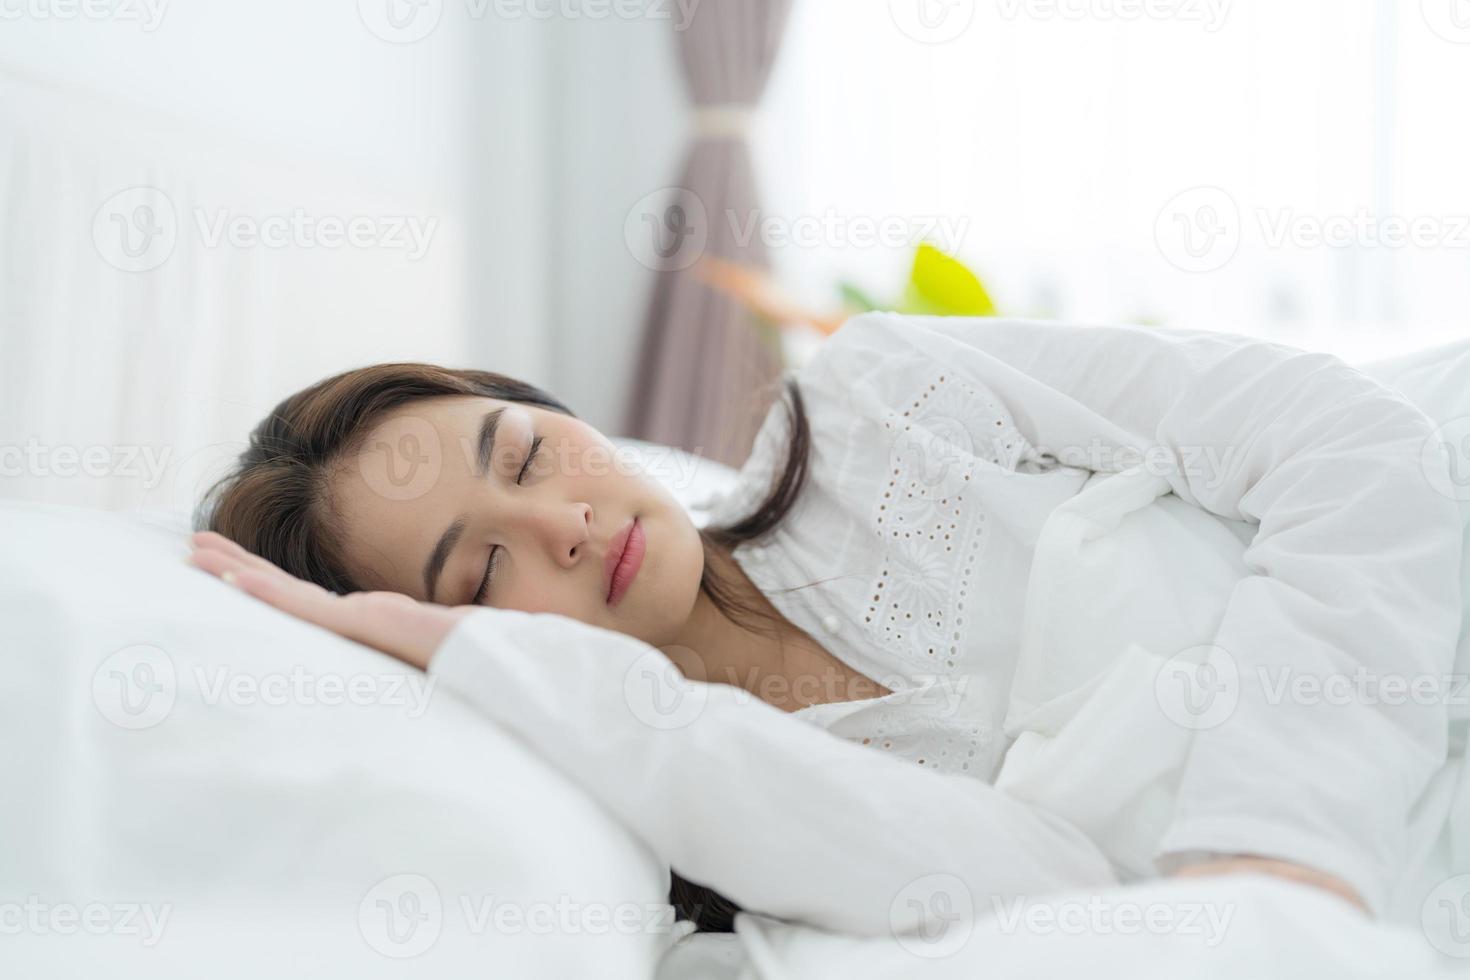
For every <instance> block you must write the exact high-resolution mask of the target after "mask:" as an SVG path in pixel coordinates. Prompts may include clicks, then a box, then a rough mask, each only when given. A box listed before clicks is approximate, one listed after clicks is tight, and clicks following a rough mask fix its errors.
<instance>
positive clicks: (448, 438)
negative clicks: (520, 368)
mask: <svg viewBox="0 0 1470 980" xmlns="http://www.w3.org/2000/svg"><path fill="white" fill-rule="evenodd" d="M538 411H540V410H539V409H537V408H535V407H534V406H527V405H520V404H517V403H515V402H507V401H501V400H499V399H495V398H478V397H460V396H453V397H444V398H432V399H424V400H422V401H418V402H412V403H410V404H407V405H403V406H400V407H398V408H396V409H394V410H393V411H391V412H389V413H387V414H386V415H384V416H383V417H382V418H381V419H380V420H378V421H377V422H376V423H375V424H374V425H372V426H371V427H370V428H369V429H368V430H367V431H366V432H365V434H364V435H363V437H362V439H361V441H360V444H359V445H358V446H357V448H356V451H354V452H350V453H347V454H345V455H344V456H343V458H342V459H340V460H339V461H338V463H337V465H336V466H335V467H334V469H333V472H332V475H331V477H330V480H329V487H328V492H329V494H330V497H331V502H332V509H333V511H334V513H335V514H336V517H337V519H338V521H339V522H340V525H341V528H342V535H343V541H342V545H343V552H344V557H345V558H346V560H347V562H348V565H349V567H350V568H351V569H352V570H353V573H354V576H355V577H357V578H359V579H360V580H362V581H361V584H363V585H364V586H365V587H368V588H382V589H389V590H392V591H399V592H411V593H413V594H417V593H419V592H421V591H422V582H421V581H420V578H421V576H420V572H421V570H422V565H423V562H424V560H425V559H426V558H427V556H428V554H429V552H430V551H432V550H433V548H434V544H435V542H437V541H438V539H439V536H440V535H441V534H443V533H444V530H445V529H446V528H447V527H448V526H449V524H450V523H451V522H452V521H454V519H455V518H456V517H457V516H459V512H460V510H461V509H462V507H461V503H462V500H463V498H464V492H465V488H466V486H467V483H468V482H469V481H471V480H477V479H479V474H478V472H477V469H478V463H479V450H480V432H481V427H482V424H483V422H484V419H485V417H486V416H487V415H489V414H490V413H494V412H500V415H499V420H498V424H497V425H496V427H495V434H496V438H495V455H494V458H493V459H491V460H490V466H491V467H492V468H493V467H495V466H497V465H499V464H500V462H501V460H502V459H503V458H504V457H505V456H507V455H509V454H513V453H519V452H520V451H521V450H522V449H523V448H524V444H525V443H526V441H527V439H528V438H529V434H530V432H531V430H532V427H533V421H532V413H535V412H538Z"/></svg>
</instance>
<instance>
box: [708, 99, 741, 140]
mask: <svg viewBox="0 0 1470 980" xmlns="http://www.w3.org/2000/svg"><path fill="white" fill-rule="evenodd" d="M755 113H756V107H755V106H753V105H741V104H740V103H738V102H722V103H715V104H711V105H696V106H695V107H694V135H695V137H696V138H697V139H704V140H710V139H731V140H743V139H746V138H748V137H749V136H750V130H751V126H752V125H753V124H754V123H755Z"/></svg>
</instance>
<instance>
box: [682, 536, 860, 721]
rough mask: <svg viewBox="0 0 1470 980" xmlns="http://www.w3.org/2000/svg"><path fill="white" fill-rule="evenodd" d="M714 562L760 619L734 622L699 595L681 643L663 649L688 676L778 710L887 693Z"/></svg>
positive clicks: (725, 561) (731, 567)
mask: <svg viewBox="0 0 1470 980" xmlns="http://www.w3.org/2000/svg"><path fill="white" fill-rule="evenodd" d="M714 559H715V560H716V561H718V562H719V566H718V568H717V569H716V572H717V573H718V574H719V576H720V577H721V578H722V579H723V580H724V581H725V582H726V583H728V584H729V585H730V586H731V587H732V589H733V591H734V593H735V597H736V599H737V600H738V602H739V603H740V605H741V606H743V607H744V608H748V609H752V610H755V611H756V612H757V613H759V614H761V615H762V618H761V619H760V620H759V621H757V622H753V623H750V624H744V623H739V622H736V621H734V620H732V619H731V618H729V617H728V616H726V615H725V614H724V613H723V612H721V611H720V609H719V607H717V606H716V605H715V603H714V600H713V599H711V598H710V597H709V595H708V594H706V593H705V591H704V590H703V589H700V590H699V594H698V597H697V598H696V599H695V603H694V609H693V611H692V612H691V614H690V616H689V618H688V620H687V621H686V622H685V624H684V628H683V629H682V630H681V632H680V634H679V636H678V638H677V639H676V640H675V642H674V643H672V644H669V645H666V646H664V647H662V648H661V649H662V650H663V652H664V654H665V655H666V656H667V657H668V658H669V659H670V660H672V661H673V662H674V665H675V666H676V667H678V668H679V672H680V673H682V674H683V675H684V676H685V677H687V678H689V679H690V680H699V681H706V682H709V683H719V684H730V685H732V686H735V687H739V688H741V689H743V690H745V691H748V692H749V693H750V694H752V695H754V696H755V697H757V698H759V699H760V700H762V701H765V702H767V703H769V704H771V705H774V706H775V707H777V708H780V709H781V710H783V711H797V710H799V709H800V708H804V707H806V706H808V705H810V704H819V703H825V702H828V701H851V700H858V699H861V698H870V697H878V696H880V695H883V694H887V693H888V690H887V688H885V687H883V686H882V685H880V684H876V683H874V682H873V681H871V680H869V679H868V678H866V677H864V676H863V675H862V674H859V673H857V672H856V671H853V670H851V669H850V668H848V667H847V666H846V665H845V664H843V663H842V661H840V660H839V659H837V658H836V657H834V656H833V655H832V654H830V653H828V652H827V651H826V650H825V649H823V648H822V646H821V645H820V644H819V643H817V642H816V641H814V640H813V639H812V638H811V637H810V636H808V635H807V634H806V633H805V632H803V631H802V630H801V629H800V628H798V627H797V626H796V625H795V624H793V623H792V622H791V621H790V620H788V619H787V618H786V617H785V616H783V615H782V614H781V612H780V611H779V610H777V609H776V607H775V606H774V605H772V604H771V601H770V600H769V599H768V598H766V596H765V594H764V593H762V592H761V591H760V589H759V588H757V587H756V585H755V583H754V582H752V581H751V580H750V578H749V577H748V576H747V575H746V574H745V572H744V570H743V569H741V568H740V566H739V564H737V563H736V562H735V561H734V559H733V558H731V557H730V556H729V555H728V554H720V553H717V554H716V555H715V556H714Z"/></svg>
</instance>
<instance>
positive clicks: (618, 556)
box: [603, 517, 646, 606]
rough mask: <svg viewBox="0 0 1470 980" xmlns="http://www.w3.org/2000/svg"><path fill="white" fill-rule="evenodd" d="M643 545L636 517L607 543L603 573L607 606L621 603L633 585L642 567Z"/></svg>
mask: <svg viewBox="0 0 1470 980" xmlns="http://www.w3.org/2000/svg"><path fill="white" fill-rule="evenodd" d="M645 544H646V542H645V540H644V537H643V525H642V524H640V523H639V521H638V518H636V517H635V518H633V519H632V520H630V521H628V523H627V524H625V525H623V528H622V530H620V531H619V532H618V533H617V534H615V535H614V536H613V539H612V541H610V542H609V543H608V546H607V556H606V557H605V558H604V559H603V563H604V569H603V572H604V581H606V583H607V604H608V605H609V606H616V605H617V604H618V603H619V602H620V601H622V598H623V596H624V595H626V594H627V592H628V586H630V585H632V584H633V579H634V578H635V577H636V576H637V574H638V569H639V568H640V567H641V566H642V565H643V552H644V548H645Z"/></svg>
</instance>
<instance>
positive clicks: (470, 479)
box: [329, 396, 704, 645]
mask: <svg viewBox="0 0 1470 980" xmlns="http://www.w3.org/2000/svg"><path fill="white" fill-rule="evenodd" d="M533 445H534V448H535V457H534V458H530V454H531V452H532V449H533ZM528 461H529V464H528ZM329 493H330V495H331V503H332V505H333V509H334V511H335V514H336V516H337V518H338V519H339V520H340V521H341V522H342V524H343V526H344V528H345V536H346V540H345V542H344V545H345V548H344V553H345V556H346V561H347V564H348V568H349V570H350V571H351V573H352V575H353V577H354V578H355V579H356V580H357V581H359V582H360V583H361V584H363V585H364V586H365V587H367V588H373V589H383V590H388V591H392V592H401V593H404V594H407V595H410V596H413V597H415V598H417V599H422V600H427V601H431V602H436V603H440V604H443V605H449V606H457V605H471V604H480V605H486V606H495V607H498V608H503V609H519V610H523V611H525V612H549V613H559V614H561V615H563V616H570V617H572V618H573V619H577V620H580V621H582V622H584V623H590V624H592V625H594V626H602V627H605V628H608V629H614V630H617V631H619V632H621V633H626V634H629V635H632V636H636V637H638V638H639V639H642V640H644V641H645V642H647V643H650V644H653V645H660V644H665V643H670V642H672V641H673V639H674V637H675V636H676V635H677V632H678V630H679V628H680V627H681V626H683V625H684V623H685V622H686V620H687V619H688V618H689V615H690V613H691V611H692V610H693V608H694V603H695V599H696V597H697V595H698V590H699V578H700V573H701V572H702V570H703V568H704V552H703V549H702V547H701V544H700V538H699V532H698V531H697V530H696V528H695V527H694V524H693V523H692V522H691V521H690V519H689V516H688V514H687V513H685V511H684V509H683V508H682V507H681V506H680V505H679V503H678V501H676V500H675V499H674V498H673V496H671V495H670V494H669V492H668V491H667V490H666V489H665V488H664V487H663V485H662V484H660V483H659V482H658V481H656V480H655V479H653V478H652V477H649V476H648V475H647V474H645V473H642V472H640V471H634V469H633V467H632V466H631V465H630V463H629V462H628V461H627V459H625V458H623V457H620V456H618V455H616V454H615V447H614V446H613V444H612V443H610V442H609V441H608V440H607V439H606V438H604V437H603V436H602V434H601V433H599V432H598V431H597V430H596V429H594V428H592V427H591V426H589V425H587V424H586V423H584V422H581V421H579V420H578V419H575V418H571V417H569V416H566V415H561V414H559V413H557V412H552V411H549V410H546V409H543V408H539V407H536V406H534V405H522V404H519V403H516V402H506V401H499V400H497V399H493V398H476V397H459V396H454V397H440V398H430V399H425V400H422V401H418V402H413V403H410V404H408V405H406V406H403V407H402V408H399V409H398V410H396V411H395V412H394V413H393V414H391V415H389V416H387V417H385V418H384V419H383V420H382V421H381V422H380V423H379V424H378V425H377V426H376V427H375V428H374V429H373V430H372V431H371V432H369V434H368V436H367V439H366V440H365V441H364V443H363V446H362V449H361V450H360V452H358V453H357V454H356V455H354V456H352V457H351V458H347V459H344V460H342V461H340V464H339V465H338V466H337V467H336V469H335V471H334V474H333V476H332V479H331V483H330V487H329ZM634 519H636V520H637V525H638V528H639V530H641V532H642V538H643V541H644V542H645V545H646V547H645V550H644V554H643V561H642V564H641V566H640V567H639V568H638V571H637V573H636V575H635V576H634V578H633V579H632V581H631V582H630V583H628V584H627V586H626V589H625V590H623V591H622V594H621V595H620V596H618V597H617V601H616V602H615V603H610V602H609V601H608V600H609V585H610V579H609V565H608V554H609V551H610V549H611V547H612V546H613V544H614V542H615V540H617V539H619V538H620V532H624V531H626V530H627V529H628V527H629V526H630V524H631V523H632V522H633V521H634ZM487 569H488V570H489V572H490V577H489V580H488V582H487V581H486V572H487ZM482 586H483V590H482Z"/></svg>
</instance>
